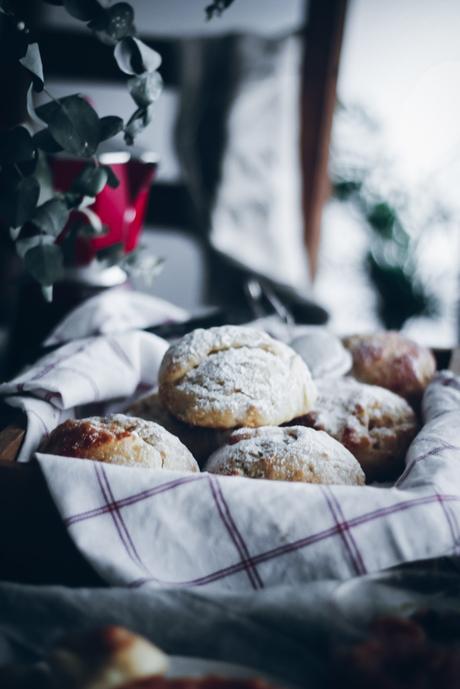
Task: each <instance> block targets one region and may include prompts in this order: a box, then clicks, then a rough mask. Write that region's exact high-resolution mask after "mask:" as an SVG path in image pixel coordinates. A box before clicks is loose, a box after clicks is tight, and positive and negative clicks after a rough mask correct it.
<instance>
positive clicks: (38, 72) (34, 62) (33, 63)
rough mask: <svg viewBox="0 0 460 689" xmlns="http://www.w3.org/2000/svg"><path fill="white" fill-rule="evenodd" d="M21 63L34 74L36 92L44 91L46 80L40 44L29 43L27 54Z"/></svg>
mask: <svg viewBox="0 0 460 689" xmlns="http://www.w3.org/2000/svg"><path fill="white" fill-rule="evenodd" d="M19 62H20V63H21V65H22V66H23V67H25V68H26V69H27V71H28V72H30V73H31V74H32V80H33V84H34V89H35V90H36V91H42V90H43V86H44V85H45V79H44V77H43V65H42V58H41V55H40V48H39V47H38V43H29V45H28V46H27V52H26V54H25V55H24V57H22V58H21V59H20V60H19Z"/></svg>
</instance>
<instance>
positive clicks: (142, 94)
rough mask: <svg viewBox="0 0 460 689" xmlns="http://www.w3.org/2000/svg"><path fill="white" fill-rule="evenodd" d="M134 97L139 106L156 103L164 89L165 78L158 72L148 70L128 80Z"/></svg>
mask: <svg viewBox="0 0 460 689" xmlns="http://www.w3.org/2000/svg"><path fill="white" fill-rule="evenodd" d="M128 89H129V92H130V94H131V97H132V99H133V100H134V102H135V103H136V105H138V106H139V107H143V106H147V105H150V104H151V103H154V102H155V101H156V100H157V99H158V98H159V96H160V94H161V91H162V89H163V79H162V78H161V76H160V75H159V74H158V72H146V73H145V74H141V75H140V76H137V77H133V78H132V79H129V80H128Z"/></svg>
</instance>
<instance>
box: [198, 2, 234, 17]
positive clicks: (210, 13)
mask: <svg viewBox="0 0 460 689" xmlns="http://www.w3.org/2000/svg"><path fill="white" fill-rule="evenodd" d="M233 2H234V0H213V2H211V4H210V5H207V6H206V7H205V10H204V11H205V12H206V19H207V20H208V21H209V20H210V19H212V18H213V17H220V15H221V14H222V12H223V11H224V10H226V9H227V8H228V7H230V5H232V4H233Z"/></svg>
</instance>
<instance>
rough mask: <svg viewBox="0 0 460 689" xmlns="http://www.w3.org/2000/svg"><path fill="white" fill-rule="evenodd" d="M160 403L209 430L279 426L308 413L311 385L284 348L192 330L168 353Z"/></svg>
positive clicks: (237, 332) (233, 330)
mask: <svg viewBox="0 0 460 689" xmlns="http://www.w3.org/2000/svg"><path fill="white" fill-rule="evenodd" d="M159 382H160V388H159V391H160V397H161V400H162V402H163V403H164V405H165V406H166V407H167V408H168V409H169V411H170V412H171V413H172V414H174V415H175V416H177V417H179V418H180V419H182V420H183V421H186V422H187V423H190V424H194V425H197V426H205V427H208V428H235V427H236V426H251V427H253V426H264V425H268V424H270V425H271V424H273V425H277V424H280V423H283V422H284V421H289V420H290V419H293V418H294V417H295V416H299V415H300V414H304V413H306V412H307V411H308V410H309V409H311V407H312V404H313V402H314V400H315V396H316V388H315V384H314V383H313V381H312V378H311V375H310V372H309V370H308V367H307V366H306V364H305V363H304V362H303V361H302V359H301V358H300V357H299V356H298V355H297V354H296V353H295V352H294V351H293V350H292V349H291V348H290V347H288V346H287V345H285V344H283V343H282V342H278V341H277V340H274V339H273V338H271V337H270V336H269V335H267V334H266V333H264V332H262V331H259V330H255V329H252V328H245V327H238V326H233V325H226V326H222V327H219V328H209V330H202V329H199V330H194V331H193V332H191V333H188V334H187V335H185V337H183V338H182V339H181V340H179V342H177V343H176V344H174V345H172V346H171V347H170V348H169V349H168V351H167V352H166V354H165V356H164V358H163V361H162V364H161V367H160V374H159Z"/></svg>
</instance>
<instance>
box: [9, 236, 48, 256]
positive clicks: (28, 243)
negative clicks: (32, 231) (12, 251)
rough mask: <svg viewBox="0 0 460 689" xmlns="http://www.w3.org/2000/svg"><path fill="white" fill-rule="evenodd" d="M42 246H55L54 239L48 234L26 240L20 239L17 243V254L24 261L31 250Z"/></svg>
mask: <svg viewBox="0 0 460 689" xmlns="http://www.w3.org/2000/svg"><path fill="white" fill-rule="evenodd" d="M42 244H54V237H51V236H50V235H46V234H45V235H43V234H36V235H34V236H33V237H26V238H25V239H21V238H20V239H18V240H17V241H16V253H17V254H18V256H20V257H21V258H22V259H24V256H25V255H26V253H27V252H28V251H29V249H32V248H34V247H36V246H39V245H42Z"/></svg>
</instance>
